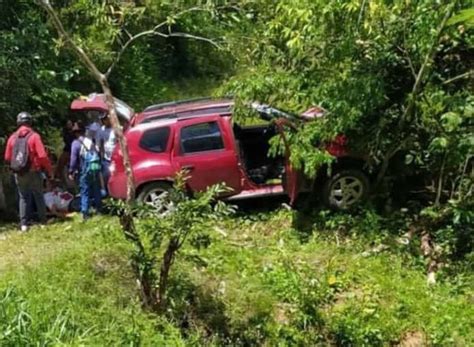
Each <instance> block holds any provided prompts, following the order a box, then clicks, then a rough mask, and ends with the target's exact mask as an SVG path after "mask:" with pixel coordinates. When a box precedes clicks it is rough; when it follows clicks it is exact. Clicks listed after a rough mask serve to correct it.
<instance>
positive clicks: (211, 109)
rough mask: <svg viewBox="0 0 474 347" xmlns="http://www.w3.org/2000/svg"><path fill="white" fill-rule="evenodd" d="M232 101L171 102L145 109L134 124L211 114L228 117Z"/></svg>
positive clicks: (207, 99) (205, 99) (191, 100)
mask: <svg viewBox="0 0 474 347" xmlns="http://www.w3.org/2000/svg"><path fill="white" fill-rule="evenodd" d="M233 106H234V101H233V100H231V99H228V98H221V99H213V98H200V99H190V100H181V101H173V102H169V103H164V104H158V105H153V106H150V107H147V108H146V109H145V110H144V111H143V112H141V113H140V114H138V115H137V118H136V120H135V124H141V123H145V122H146V123H149V122H154V121H156V120H160V119H165V118H177V119H183V118H191V117H199V116H208V115H212V114H222V115H229V114H230V113H231V112H232V107H233Z"/></svg>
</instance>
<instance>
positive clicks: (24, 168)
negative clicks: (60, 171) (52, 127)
mask: <svg viewBox="0 0 474 347" xmlns="http://www.w3.org/2000/svg"><path fill="white" fill-rule="evenodd" d="M32 122H33V117H32V116H31V114H29V113H28V112H21V113H19V114H18V116H17V125H18V129H17V130H16V131H15V132H14V133H13V134H12V135H11V136H10V137H9V138H8V141H7V146H6V150H5V161H6V162H7V163H9V165H10V169H11V170H12V171H13V174H14V179H15V183H16V186H17V189H18V195H19V214H20V229H21V231H23V232H25V231H27V230H28V223H29V222H30V221H31V219H32V215H31V214H32V210H33V209H32V203H33V202H34V204H35V206H36V211H37V214H38V219H39V222H40V223H43V224H44V223H46V205H45V202H44V197H43V183H44V182H43V172H44V173H45V174H46V175H47V177H48V178H49V179H52V178H53V174H52V167H51V162H50V160H49V158H48V154H47V153H46V149H45V148H44V145H43V141H42V140H41V137H40V135H39V134H38V133H37V132H35V131H34V130H33V128H32Z"/></svg>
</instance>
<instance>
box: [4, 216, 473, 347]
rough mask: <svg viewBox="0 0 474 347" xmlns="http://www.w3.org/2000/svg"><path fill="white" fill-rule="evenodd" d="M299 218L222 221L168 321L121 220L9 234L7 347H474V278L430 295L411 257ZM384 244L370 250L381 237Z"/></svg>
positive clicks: (186, 255)
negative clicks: (143, 283) (401, 346)
mask: <svg viewBox="0 0 474 347" xmlns="http://www.w3.org/2000/svg"><path fill="white" fill-rule="evenodd" d="M291 217H292V216H291V212H289V211H286V210H278V211H276V212H271V213H269V212H264V213H248V214H246V215H241V216H239V217H235V218H231V219H227V220H224V221H220V222H218V223H216V225H215V227H214V228H213V229H212V230H209V234H210V235H211V238H212V243H211V245H210V246H209V247H208V248H206V249H201V250H199V251H198V250H196V249H194V248H191V247H187V248H185V249H184V250H183V252H182V253H181V254H180V256H179V259H178V261H177V263H176V267H175V269H174V270H175V271H174V272H173V276H172V283H171V287H170V296H171V297H170V309H169V312H168V314H167V316H166V317H157V316H155V315H152V314H150V313H147V312H145V311H143V309H142V308H141V307H140V304H139V300H138V297H137V291H136V284H135V281H134V279H133V276H132V274H131V271H130V267H129V264H128V255H129V254H130V251H131V250H130V248H129V245H128V244H127V243H126V242H125V241H124V240H123V238H122V236H121V234H120V232H119V231H118V225H117V224H116V221H115V220H114V219H112V218H108V217H102V218H96V219H93V220H91V221H90V222H87V223H81V222H79V220H76V219H73V220H71V221H68V222H64V223H58V224H54V225H51V226H48V227H47V228H45V229H39V228H37V229H34V230H32V231H31V232H30V233H28V234H19V233H17V232H16V231H14V230H12V227H11V226H5V227H3V228H1V229H0V345H7V346H16V345H57V344H65V345H104V344H111V345H144V346H148V345H170V346H174V345H223V344H230V345H255V344H263V345H269V346H270V345H318V344H321V345H327V344H337V345H355V346H359V345H389V344H397V343H408V342H413V341H415V342H416V341H418V342H420V341H425V342H428V343H431V344H435V345H458V346H465V345H473V344H474V332H473V325H474V318H473V317H474V308H473V306H474V305H472V300H473V297H474V296H473V295H474V294H473V291H472V288H473V286H472V284H473V283H472V275H470V274H464V275H462V274H460V276H458V277H457V278H456V280H454V279H453V278H450V279H449V280H445V281H441V282H440V283H438V284H437V285H436V286H434V287H429V286H428V285H427V284H426V277H425V274H424V267H423V266H422V265H420V261H418V260H416V259H415V260H414V259H412V258H411V257H408V256H407V255H406V252H403V250H397V249H393V248H390V249H388V250H385V251H382V252H378V253H376V252H374V253H370V252H366V251H367V250H368V249H372V248H373V247H374V244H368V243H366V242H364V240H366V238H364V237H363V236H361V235H359V236H358V237H350V236H345V237H343V236H340V237H338V238H337V239H336V238H335V235H334V234H333V233H328V232H324V231H321V230H315V229H313V230H312V232H311V233H309V234H307V235H306V236H305V237H303V235H302V234H301V233H299V232H297V231H296V230H294V229H293V227H292V222H291V220H292V218H291ZM371 239H372V238H371Z"/></svg>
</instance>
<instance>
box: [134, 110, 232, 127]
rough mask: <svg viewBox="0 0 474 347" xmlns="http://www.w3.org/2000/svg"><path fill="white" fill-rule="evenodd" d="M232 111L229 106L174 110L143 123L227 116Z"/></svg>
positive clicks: (149, 118) (147, 119)
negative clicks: (214, 115) (176, 111)
mask: <svg viewBox="0 0 474 347" xmlns="http://www.w3.org/2000/svg"><path fill="white" fill-rule="evenodd" d="M230 112H231V109H230V107H229V106H218V107H213V108H210V109H203V110H199V111H183V112H178V113H175V112H172V113H169V114H164V115H159V116H152V117H148V118H145V119H144V120H143V121H142V122H140V124H141V123H152V122H154V121H156V120H163V119H188V118H196V117H203V116H208V115H211V114H219V115H220V116H226V115H228V114H229V113H230Z"/></svg>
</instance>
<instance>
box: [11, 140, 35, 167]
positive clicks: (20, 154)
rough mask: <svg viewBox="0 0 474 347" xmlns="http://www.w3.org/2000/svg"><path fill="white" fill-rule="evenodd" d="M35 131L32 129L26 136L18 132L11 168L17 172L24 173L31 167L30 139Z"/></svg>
mask: <svg viewBox="0 0 474 347" xmlns="http://www.w3.org/2000/svg"><path fill="white" fill-rule="evenodd" d="M33 134H34V132H33V131H30V132H29V133H28V134H26V135H25V136H20V135H18V134H17V136H16V139H15V143H14V144H13V153H12V160H11V161H10V168H11V169H12V171H13V172H15V173H17V174H24V173H26V172H28V171H29V169H30V164H31V162H30V153H29V149H28V140H29V138H30V137H31V135H33Z"/></svg>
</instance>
